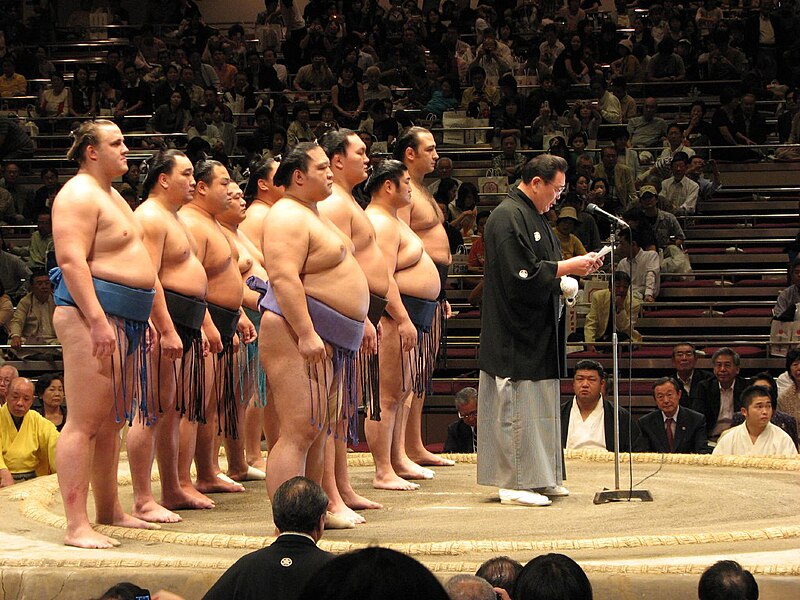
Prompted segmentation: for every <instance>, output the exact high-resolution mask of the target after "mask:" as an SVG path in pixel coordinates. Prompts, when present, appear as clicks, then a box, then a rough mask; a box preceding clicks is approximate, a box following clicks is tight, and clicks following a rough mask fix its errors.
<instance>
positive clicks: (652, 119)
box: [628, 98, 667, 148]
mask: <svg viewBox="0 0 800 600" xmlns="http://www.w3.org/2000/svg"><path fill="white" fill-rule="evenodd" d="M657 114H658V101H657V100H656V99H655V98H646V99H645V101H644V105H643V107H642V116H641V117H633V118H632V119H630V120H629V121H628V134H629V135H630V136H631V146H632V147H633V148H655V147H661V143H662V141H663V140H664V138H665V137H666V135H667V122H666V121H665V120H664V119H662V118H661V117H659V116H656V115H657Z"/></svg>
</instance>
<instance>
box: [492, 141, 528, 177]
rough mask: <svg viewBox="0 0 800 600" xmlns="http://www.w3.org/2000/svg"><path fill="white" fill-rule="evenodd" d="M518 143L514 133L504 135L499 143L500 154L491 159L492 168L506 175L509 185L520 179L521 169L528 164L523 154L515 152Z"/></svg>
mask: <svg viewBox="0 0 800 600" xmlns="http://www.w3.org/2000/svg"><path fill="white" fill-rule="evenodd" d="M518 143H519V138H518V137H517V136H516V135H515V134H514V133H511V132H508V133H504V134H503V136H502V137H501V141H500V147H501V149H502V152H501V153H500V154H497V155H496V156H495V157H494V158H492V168H493V169H497V170H498V171H500V173H502V174H503V175H506V176H507V177H508V183H509V184H513V183H514V182H515V181H517V180H518V179H519V178H520V174H521V173H522V167H524V166H525V163H526V162H528V159H527V158H526V157H525V155H524V154H522V153H520V152H517V146H518Z"/></svg>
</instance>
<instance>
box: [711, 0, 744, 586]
mask: <svg viewBox="0 0 800 600" xmlns="http://www.w3.org/2000/svg"><path fill="white" fill-rule="evenodd" d="M704 6H716V0H705V4H704ZM700 10H702V7H701V9H698V11H697V12H698V14H700ZM716 10H719V9H718V8H717V9H716ZM721 12H722V11H720V14H721ZM697 597H698V598H699V599H700V600H731V599H733V598H737V599H741V600H758V584H757V583H756V580H755V577H753V574H752V573H751V572H750V571H747V570H745V569H743V568H742V567H741V565H740V564H739V563H737V562H736V561H733V560H721V561H719V562H716V563H714V564H713V565H712V566H710V567H708V568H707V569H706V570H705V571H704V572H703V575H702V576H701V577H700V583H698V585H697Z"/></svg>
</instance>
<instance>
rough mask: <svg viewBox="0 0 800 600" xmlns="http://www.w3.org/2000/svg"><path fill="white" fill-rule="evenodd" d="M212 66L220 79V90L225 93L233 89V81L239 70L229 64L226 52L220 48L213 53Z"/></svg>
mask: <svg viewBox="0 0 800 600" xmlns="http://www.w3.org/2000/svg"><path fill="white" fill-rule="evenodd" d="M211 66H212V67H213V68H214V71H215V72H216V74H217V78H218V79H219V89H220V90H221V91H223V92H227V91H228V90H231V89H233V81H234V78H235V77H236V74H237V73H238V72H239V69H237V68H236V67H235V66H234V65H232V64H230V63H229V62H228V59H227V57H226V56H225V51H224V50H222V49H221V48H218V49H216V50H214V51H213V52H212V53H211ZM245 79H247V76H246V75H245Z"/></svg>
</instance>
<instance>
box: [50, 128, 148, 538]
mask: <svg viewBox="0 0 800 600" xmlns="http://www.w3.org/2000/svg"><path fill="white" fill-rule="evenodd" d="M74 136H75V139H74V142H73V145H72V147H71V148H70V150H69V152H68V153H67V157H68V158H70V159H74V160H76V161H77V162H78V164H79V165H80V168H79V170H78V173H77V175H75V177H73V178H72V179H70V180H69V181H68V182H67V183H66V184H64V187H63V188H61V191H60V192H59V193H58V195H57V196H56V198H55V200H54V202H53V241H54V243H55V250H56V255H57V257H58V261H59V265H60V268H57V269H53V270H52V271H51V274H50V275H51V280H52V281H53V284H54V290H53V291H54V296H55V302H56V309H55V313H54V315H53V325H54V326H55V328H56V333H57V334H58V339H59V340H61V344H62V346H63V349H64V389H65V391H66V396H67V407H68V409H69V419H67V424H66V425H65V426H64V429H63V431H62V432H61V436H60V438H59V440H58V446H57V451H56V455H57V458H56V464H57V467H58V468H57V471H58V483H59V487H60V488H61V496H62V498H63V500H64V512H65V513H66V517H67V533H66V536H65V538H64V541H65V543H66V544H68V545H71V546H79V547H82V548H110V547H112V546H118V545H119V542H118V541H117V540H115V539H113V538H110V537H108V536H105V535H102V534H100V533H98V532H96V531H94V530H93V529H92V527H91V525H90V523H89V517H88V513H87V506H86V503H87V499H88V494H89V482H90V481H91V485H92V493H93V495H94V502H95V509H96V514H97V522H98V523H101V524H107V525H117V526H121V527H136V528H157V527H158V526H157V525H152V524H150V523H147V522H146V521H143V520H141V519H138V518H136V517H133V516H131V515H128V514H126V513H125V512H123V510H122V506H121V505H120V502H119V496H118V494H117V464H118V462H119V430H120V428H121V427H122V425H123V423H124V421H125V420H128V421H130V420H132V419H133V418H134V413H135V412H136V411H137V408H134V406H133V400H134V398H136V399H137V402H138V403H141V404H140V405H139V406H138V411H139V415H137V416H138V417H140V418H143V419H145V421H147V422H149V421H150V420H151V419H152V417H153V416H154V415H153V414H152V413H151V412H150V411H151V410H154V409H155V406H154V405H153V404H152V403H151V404H148V400H152V398H151V397H150V396H151V395H150V394H149V393H148V390H147V389H146V387H147V386H146V373H145V372H143V370H142V369H141V367H144V366H145V364H146V361H147V357H146V356H145V355H144V353H145V339H144V338H145V333H146V330H147V320H148V318H149V317H150V310H151V308H152V302H153V297H154V296H155V291H154V289H153V288H154V286H155V283H156V273H155V270H154V269H153V265H152V263H151V262H150V257H149V255H148V253H147V249H146V248H145V246H144V244H143V243H142V233H141V228H140V226H139V224H138V223H137V222H136V219H135V218H134V216H133V212H132V211H131V209H130V207H129V206H128V204H127V203H126V202H125V200H124V199H123V198H122V196H120V195H119V193H118V192H117V191H116V190H114V189H113V188H112V187H111V181H112V180H113V179H114V178H115V177H119V176H121V175H123V174H124V173H125V172H126V171H127V170H128V164H127V159H126V154H127V152H128V149H127V147H126V146H125V140H124V139H123V137H122V133H121V132H120V130H119V128H118V127H117V126H116V125H115V124H114V123H112V122H110V121H105V120H98V121H91V122H84V123H83V124H82V125H81V126H80V127H79V128H78V130H77V131H76V132H75V134H74Z"/></svg>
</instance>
